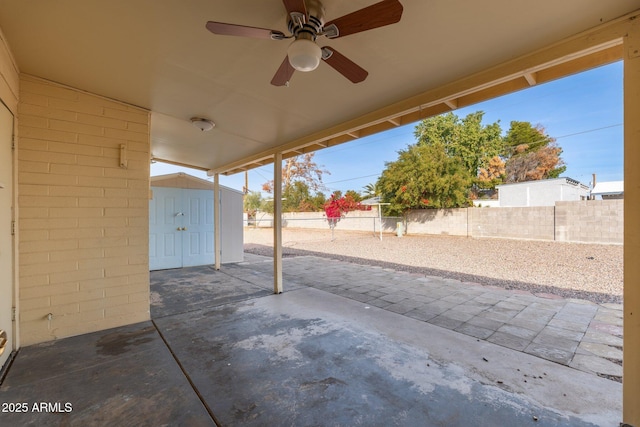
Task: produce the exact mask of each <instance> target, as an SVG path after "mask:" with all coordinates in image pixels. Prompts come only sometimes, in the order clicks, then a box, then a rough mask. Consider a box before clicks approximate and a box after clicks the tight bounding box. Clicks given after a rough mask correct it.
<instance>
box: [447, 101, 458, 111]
mask: <svg viewBox="0 0 640 427" xmlns="http://www.w3.org/2000/svg"><path fill="white" fill-rule="evenodd" d="M444 103H445V104H447V107H449V108H451V109H452V110H455V109H457V108H458V100H457V99H446V100H445V101H444Z"/></svg>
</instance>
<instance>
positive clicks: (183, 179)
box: [149, 172, 242, 194]
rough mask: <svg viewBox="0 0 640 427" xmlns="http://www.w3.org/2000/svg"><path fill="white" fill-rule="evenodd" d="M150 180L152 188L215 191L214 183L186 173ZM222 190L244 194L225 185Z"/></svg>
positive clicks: (160, 176) (154, 177) (156, 177)
mask: <svg viewBox="0 0 640 427" xmlns="http://www.w3.org/2000/svg"><path fill="white" fill-rule="evenodd" d="M149 180H150V181H151V186H152V187H169V188H185V189H193V190H213V182H211V181H207V180H206V179H202V178H198V177H197V176H193V175H189V174H186V173H184V172H178V173H171V174H167V175H157V176H152V177H151V178H150V179H149ZM220 188H221V189H224V190H226V191H233V192H234V193H239V194H242V192H241V191H238V190H235V189H233V188H229V187H226V186H224V185H221V186H220Z"/></svg>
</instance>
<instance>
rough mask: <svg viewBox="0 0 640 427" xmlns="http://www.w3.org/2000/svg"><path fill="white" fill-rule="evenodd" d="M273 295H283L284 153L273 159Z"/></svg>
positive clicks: (276, 155) (279, 153)
mask: <svg viewBox="0 0 640 427" xmlns="http://www.w3.org/2000/svg"><path fill="white" fill-rule="evenodd" d="M273 293H275V294H281V293H282V153H281V152H278V153H276V154H275V155H274V157H273Z"/></svg>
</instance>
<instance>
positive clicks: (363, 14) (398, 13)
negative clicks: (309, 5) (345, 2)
mask: <svg viewBox="0 0 640 427" xmlns="http://www.w3.org/2000/svg"><path fill="white" fill-rule="evenodd" d="M402 10H403V8H402V4H400V2H399V1H398V0H384V1H381V2H380V3H376V4H374V5H371V6H369V7H365V8H364V9H360V10H358V11H355V12H353V13H350V14H348V15H344V16H343V17H340V18H338V19H334V20H333V21H331V22H327V23H326V24H325V25H324V26H325V27H328V26H330V25H335V26H336V27H338V31H339V34H338V35H337V36H336V37H334V38H337V37H344V36H348V35H350V34H355V33H360V32H362V31H367V30H372V29H374V28H379V27H384V26H385V25H390V24H395V23H396V22H399V21H400V18H402Z"/></svg>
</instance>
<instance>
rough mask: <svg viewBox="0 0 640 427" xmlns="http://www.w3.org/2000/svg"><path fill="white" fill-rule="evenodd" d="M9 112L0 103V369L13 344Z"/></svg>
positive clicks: (11, 185) (11, 194)
mask: <svg viewBox="0 0 640 427" xmlns="http://www.w3.org/2000/svg"><path fill="white" fill-rule="evenodd" d="M12 137H13V115H12V114H11V112H10V111H9V109H7V107H6V106H5V105H4V104H2V103H0V368H1V367H2V366H4V364H5V362H6V361H7V359H8V358H9V355H10V354H11V351H12V350H13V347H14V337H13V332H14V331H13V321H12V320H11V319H12V313H13V299H14V295H13V236H12V235H11V222H12V220H13V213H12V211H13V161H12V158H13V155H12V151H11V141H12Z"/></svg>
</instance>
